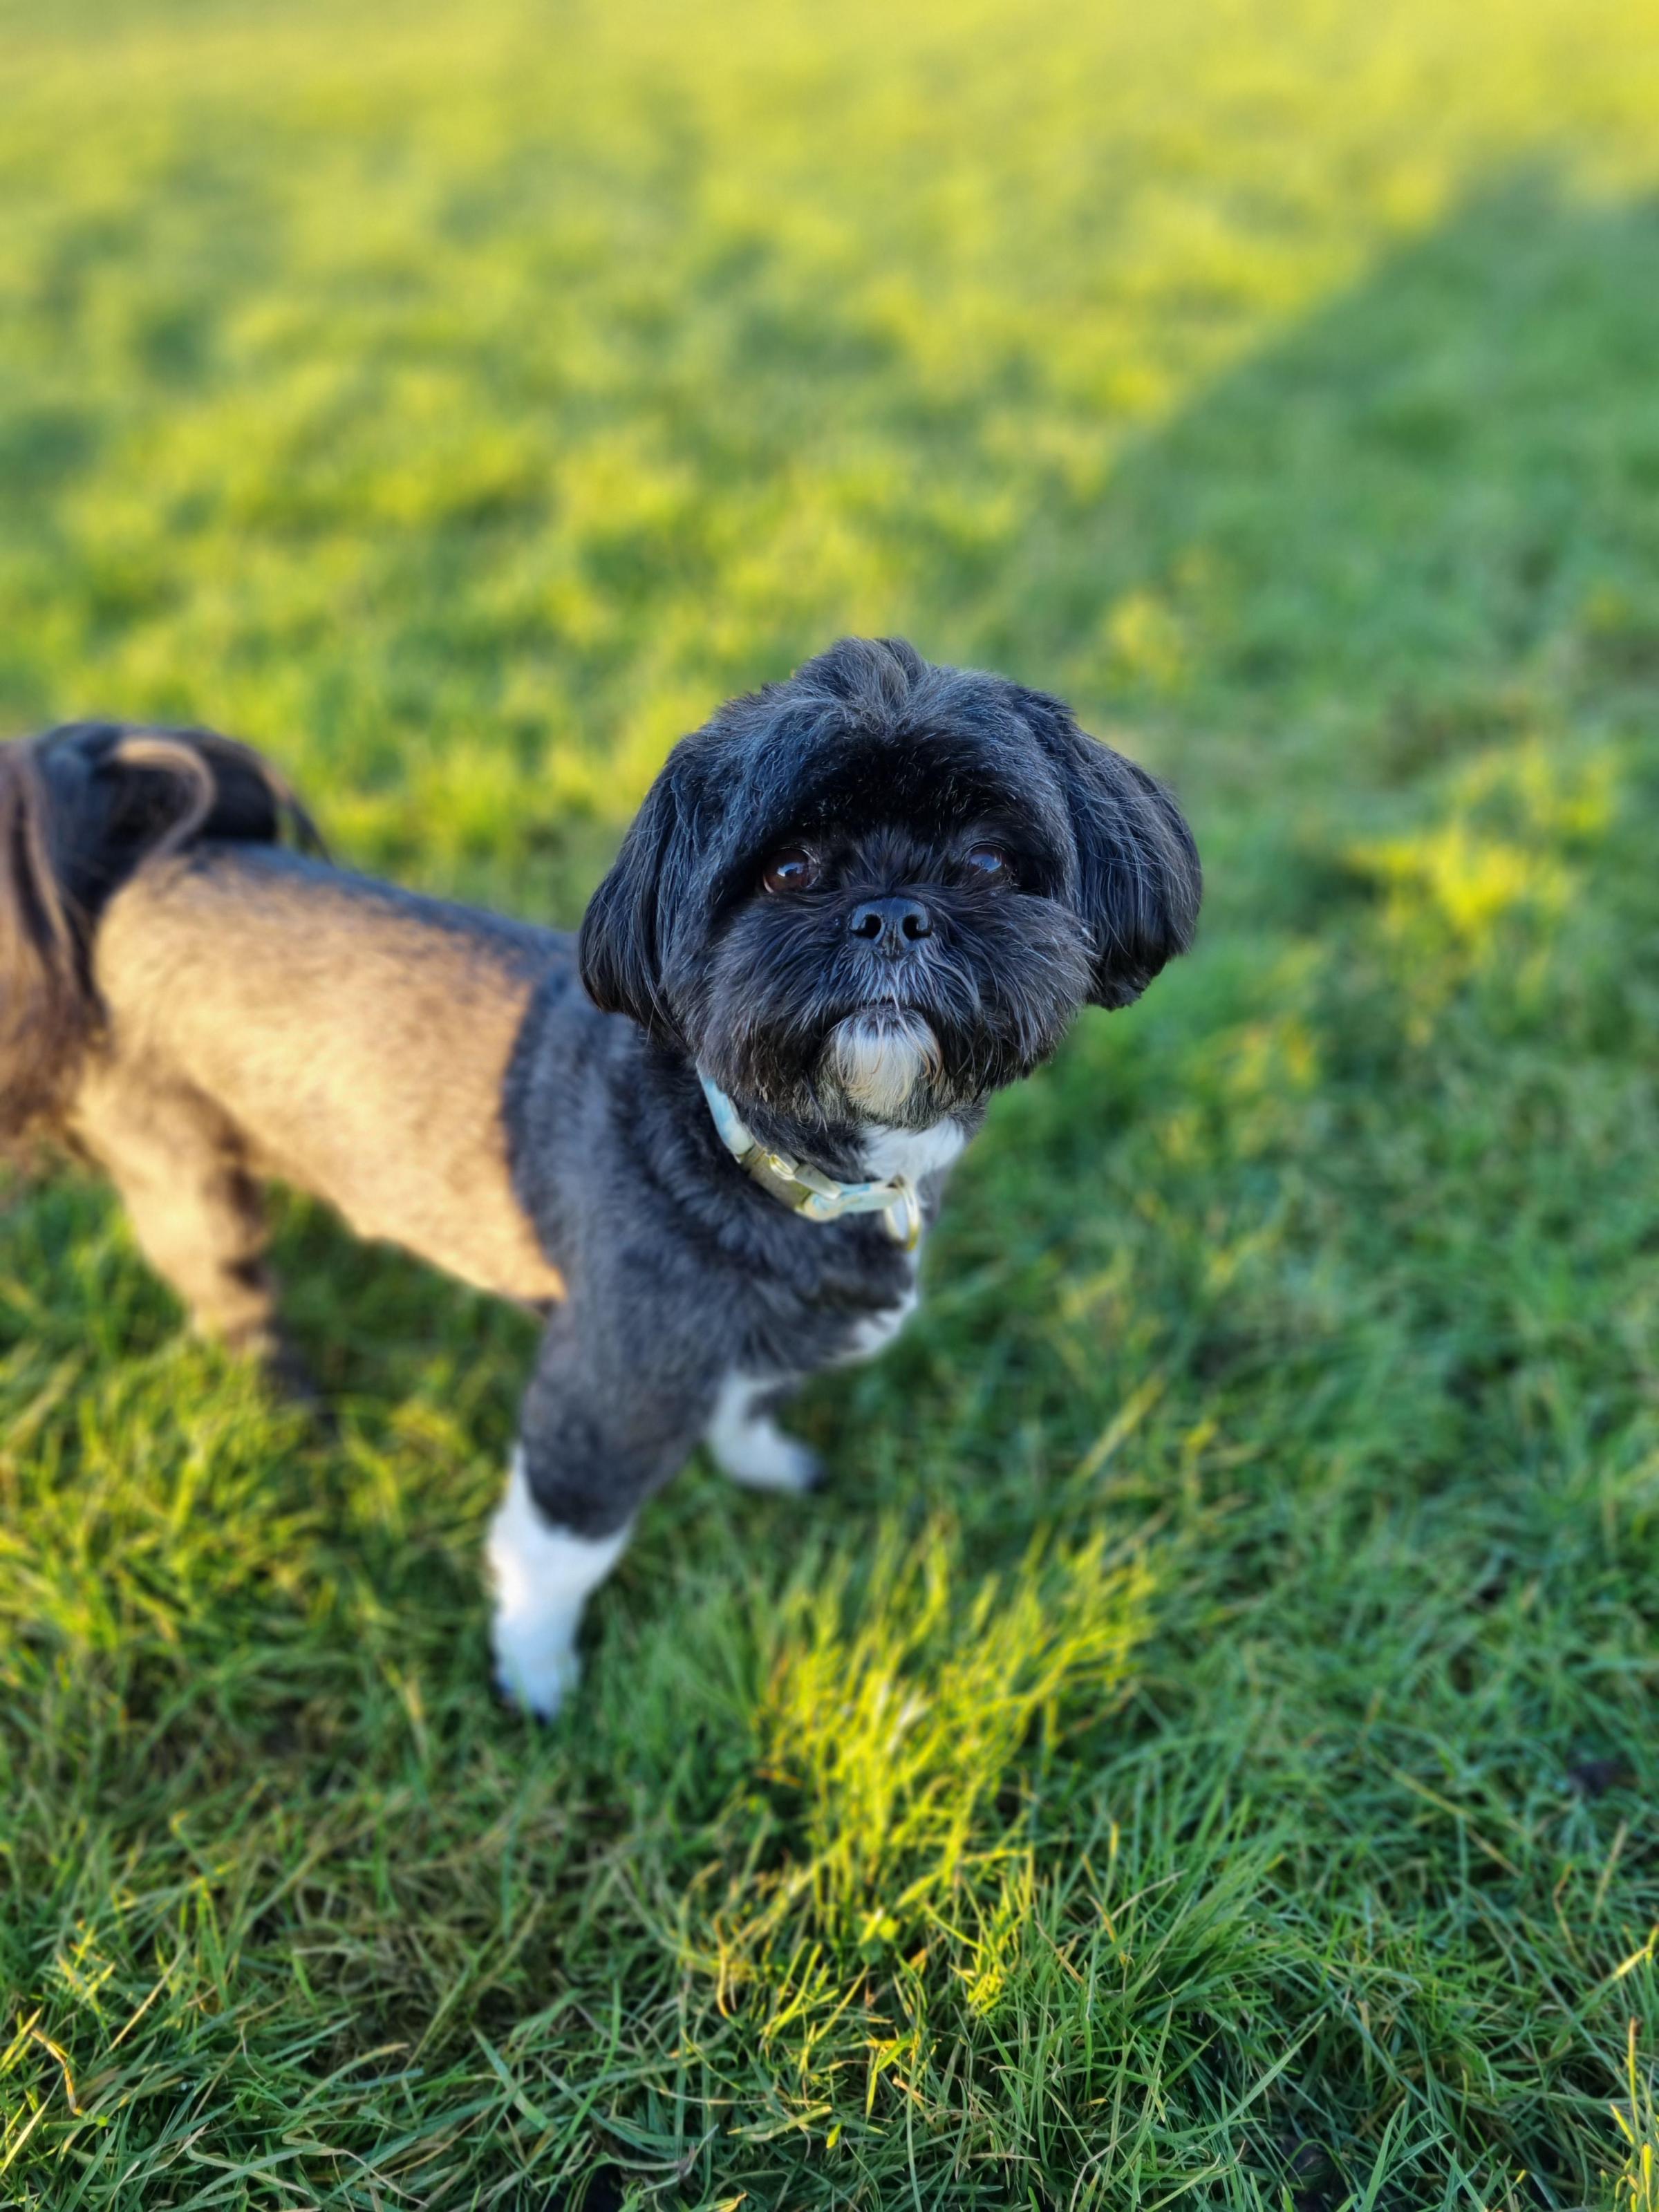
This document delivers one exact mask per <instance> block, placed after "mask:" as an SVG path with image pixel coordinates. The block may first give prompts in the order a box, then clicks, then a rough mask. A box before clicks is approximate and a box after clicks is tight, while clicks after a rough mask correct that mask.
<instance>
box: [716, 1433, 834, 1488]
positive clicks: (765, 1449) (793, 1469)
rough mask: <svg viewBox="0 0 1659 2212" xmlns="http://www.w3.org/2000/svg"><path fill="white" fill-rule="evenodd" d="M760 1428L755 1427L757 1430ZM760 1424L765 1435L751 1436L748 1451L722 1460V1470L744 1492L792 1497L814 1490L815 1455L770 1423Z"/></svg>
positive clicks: (818, 1474) (819, 1472)
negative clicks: (762, 1492) (761, 1492)
mask: <svg viewBox="0 0 1659 2212" xmlns="http://www.w3.org/2000/svg"><path fill="white" fill-rule="evenodd" d="M756 1426H757V1429H758V1428H760V1427H761V1426H762V1424H760V1423H757V1424H756ZM764 1428H765V1430H766V1431H768V1432H769V1433H767V1434H764V1435H751V1437H750V1439H749V1442H750V1446H751V1449H748V1450H746V1451H745V1452H744V1454H743V1455H741V1456H738V1455H733V1456H732V1458H730V1459H722V1460H721V1462H720V1467H721V1468H722V1470H723V1471H724V1472H725V1473H726V1474H729V1475H730V1476H731V1478H732V1481H733V1482H738V1483H741V1484H742V1485H743V1486H744V1489H745V1490H777V1491H781V1492H784V1493H785V1494H786V1495H787V1496H789V1497H793V1498H802V1497H805V1494H806V1492H808V1491H810V1490H816V1489H817V1486H818V1484H819V1483H820V1481H821V1480H823V1467H822V1466H821V1465H820V1463H819V1461H818V1455H817V1453H816V1452H814V1451H810V1450H809V1449H807V1447H806V1446H805V1444H802V1443H796V1441H795V1439H794V1438H793V1437H787V1436H785V1434H784V1433H783V1431H782V1430H781V1429H779V1428H775V1427H773V1425H772V1424H771V1422H769V1421H768V1422H766V1423H765V1424H764Z"/></svg>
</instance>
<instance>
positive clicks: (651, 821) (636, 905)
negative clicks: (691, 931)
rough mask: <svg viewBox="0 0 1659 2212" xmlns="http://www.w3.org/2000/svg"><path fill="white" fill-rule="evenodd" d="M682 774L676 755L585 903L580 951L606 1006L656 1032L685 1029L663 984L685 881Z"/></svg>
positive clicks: (592, 990) (585, 977) (594, 994)
mask: <svg viewBox="0 0 1659 2212" xmlns="http://www.w3.org/2000/svg"><path fill="white" fill-rule="evenodd" d="M678 782H679V779H678V776H677V775H676V774H675V772H674V763H673V762H672V761H671V762H670V763H669V765H668V766H667V767H666V768H665V769H664V770H663V772H662V774H661V775H659V777H658V778H657V781H655V783H653V785H652V787H651V789H650V790H649V792H647V794H646V799H645V804H644V805H642V806H641V809H640V811H639V812H638V813H637V814H636V815H635V817H634V821H633V824H632V826H631V827H630V829H629V832H628V835H627V836H625V837H624V838H623V842H622V850H621V851H620V852H619V853H618V854H617V857H616V860H615V861H614V862H613V864H612V866H611V872H610V874H609V875H608V876H606V877H605V880H604V882H603V883H602V884H600V885H599V889H598V890H596V891H595V892H594V894H593V896H592V898H591V899H590V900H589V901H588V902H587V911H586V914H585V915H583V916H582V927H581V935H580V939H579V940H578V945H577V957H578V960H579V962H580V968H581V979H582V986H583V988H584V989H585V990H586V993H587V995H588V997H589V998H590V999H592V1001H593V1003H594V1005H595V1006H598V1007H599V1010H600V1012H603V1013H607V1014H627V1015H629V1017H631V1018H632V1019H633V1020H635V1021H636V1022H639V1023H640V1024H642V1026H643V1027H645V1028H646V1029H647V1030H651V1031H652V1032H653V1034H654V1035H656V1036H667V1037H671V1038H672V1037H677V1036H678V1034H679V1030H678V1024H677V1023H676V1021H675V1019H674V1016H673V1012H672V1010H671V1008H670V1006H669V1005H668V1001H667V999H666V997H665V993H664V989H663V970H664V963H665V959H666V957H667V952H668V940H669V938H670V936H671V924H672V918H673V914H674V903H675V900H676V897H677V896H680V897H682V898H683V897H684V894H685V890H686V888H687V887H686V884H685V883H684V874H685V866H684V850H685V843H686V839H685V831H684V823H683V822H682V819H681V793H680V791H679V788H678Z"/></svg>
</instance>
